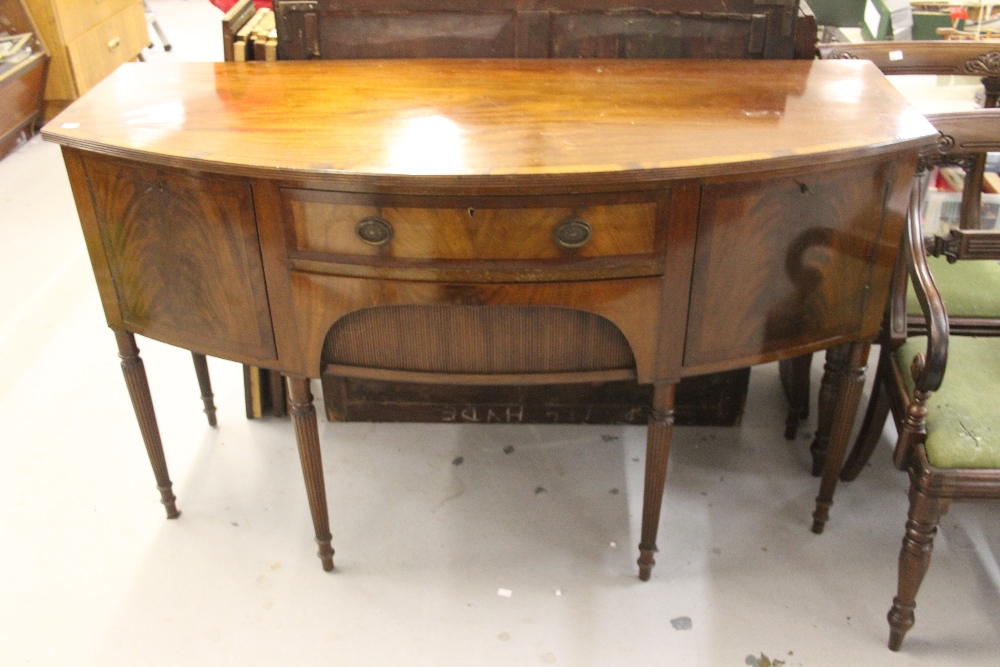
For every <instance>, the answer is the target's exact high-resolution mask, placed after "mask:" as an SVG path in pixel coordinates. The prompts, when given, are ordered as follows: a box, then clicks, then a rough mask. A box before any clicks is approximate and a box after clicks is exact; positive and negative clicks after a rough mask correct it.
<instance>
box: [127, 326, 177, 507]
mask: <svg viewBox="0 0 1000 667" xmlns="http://www.w3.org/2000/svg"><path fill="white" fill-rule="evenodd" d="M115 340H116V341H117V342H118V357H119V358H120V359H121V360H122V374H123V375H124V376H125V386H126V387H128V395H129V398H131V399H132V408H133V410H135V418H136V420H137V421H138V422H139V432H140V433H141V434H142V442H143V444H144V445H145V446H146V454H147V455H148V456H149V462H150V464H151V465H152V466H153V475H154V476H155V477H156V488H158V489H159V490H160V502H162V503H163V506H164V507H165V508H166V510H167V518H168V519H176V518H177V517H179V516H180V515H181V513H180V511H179V510H178V509H177V503H176V500H177V498H175V497H174V492H173V484H172V483H171V481H170V475H169V474H168V473H167V461H166V457H164V455H163V443H162V442H161V441H160V428H159V426H157V424H156V413H155V412H154V411H153V398H152V397H151V396H150V395H149V382H148V381H147V379H146V367H145V366H144V365H143V363H142V358H141V357H140V356H139V348H138V347H137V346H136V344H135V336H134V335H132V334H131V333H129V332H127V331H115Z"/></svg>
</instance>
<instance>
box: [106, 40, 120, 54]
mask: <svg viewBox="0 0 1000 667" xmlns="http://www.w3.org/2000/svg"><path fill="white" fill-rule="evenodd" d="M121 43H122V40H121V38H120V37H115V38H114V39H110V40H108V51H114V50H115V49H117V48H118V47H119V46H121Z"/></svg>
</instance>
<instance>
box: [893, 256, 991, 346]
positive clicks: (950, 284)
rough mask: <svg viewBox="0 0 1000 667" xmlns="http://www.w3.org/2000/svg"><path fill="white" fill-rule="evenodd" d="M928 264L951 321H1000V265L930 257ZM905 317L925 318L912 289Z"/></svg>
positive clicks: (907, 300) (989, 260) (988, 260)
mask: <svg viewBox="0 0 1000 667" xmlns="http://www.w3.org/2000/svg"><path fill="white" fill-rule="evenodd" d="M927 264H928V265H929V266H930V269H931V273H932V274H934V282H935V283H936V284H937V287H938V290H939V291H940V292H941V296H942V297H943V298H944V305H945V308H946V309H947V310H948V317H949V319H954V318H959V317H970V318H984V319H995V320H1000V264H998V263H997V262H995V261H993V260H991V259H981V260H970V261H965V262H955V263H954V264H949V263H948V260H947V259H946V258H944V257H928V258H927ZM906 314H907V315H914V316H918V317H921V318H923V311H921V310H920V304H919V303H917V297H916V296H914V294H913V290H912V289H911V290H909V291H908V292H907V294H906ZM911 358H912V355H911ZM949 363H950V362H949Z"/></svg>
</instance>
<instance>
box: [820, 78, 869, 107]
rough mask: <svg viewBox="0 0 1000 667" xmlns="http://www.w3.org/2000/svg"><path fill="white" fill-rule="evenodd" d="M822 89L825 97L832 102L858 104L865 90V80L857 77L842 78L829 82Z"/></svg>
mask: <svg viewBox="0 0 1000 667" xmlns="http://www.w3.org/2000/svg"><path fill="white" fill-rule="evenodd" d="M822 90H823V98H824V99H828V100H830V101H831V102H844V103H847V104H857V103H858V102H860V101H861V94H862V92H864V82H863V81H861V80H860V79H856V78H849V79H840V80H837V81H831V82H829V83H828V84H827V85H826V86H824V87H823V89H822Z"/></svg>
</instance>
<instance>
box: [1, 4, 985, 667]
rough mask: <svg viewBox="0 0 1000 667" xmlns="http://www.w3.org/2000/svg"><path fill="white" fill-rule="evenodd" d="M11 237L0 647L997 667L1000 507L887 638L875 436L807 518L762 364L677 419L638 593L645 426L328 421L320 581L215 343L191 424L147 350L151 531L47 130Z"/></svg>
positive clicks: (138, 454)
mask: <svg viewBox="0 0 1000 667" xmlns="http://www.w3.org/2000/svg"><path fill="white" fill-rule="evenodd" d="M150 4H151V5H152V6H153V7H154V8H155V9H156V10H157V11H158V12H159V19H160V21H161V23H162V25H163V28H164V29H165V30H166V32H167V34H168V36H169V37H170V38H171V39H172V40H173V43H174V51H173V52H172V53H171V54H164V53H163V52H162V51H161V50H159V49H156V50H154V51H153V52H152V53H151V54H150V58H166V57H169V58H177V59H185V58H186V59H198V58H201V59H218V58H219V56H220V54H221V48H219V46H218V36H217V32H216V31H217V29H218V21H219V19H220V17H221V14H220V13H219V12H218V11H217V10H215V9H214V8H213V7H211V6H210V5H209V4H208V3H207V2H205V1H204V0H158V1H157V0H153V1H152V2H151V3H150ZM0 239H2V241H0V284H2V285H3V286H4V289H2V290H0V313H3V317H2V319H0V372H2V375H0V376H2V377H3V379H4V382H3V384H2V385H0V508H2V509H3V511H2V512H0V545H2V547H0V573H2V574H0V656H2V657H0V663H2V664H4V665H94V666H101V667H109V666H117V665H122V666H134V665H142V666H155V665H165V666H166V665H170V666H172V667H173V666H177V665H231V664H232V665H314V664H315V665H365V666H368V665H380V666H381V665H477V666H478V665H498V666H512V665H538V664H541V665H544V664H558V665H630V666H636V667H638V666H641V665H675V664H677V665H711V666H715V665H733V666H739V665H764V664H768V662H770V664H774V665H778V664H782V661H783V663H784V664H785V665H788V666H789V667H791V666H792V665H809V666H819V665H868V664H876V665H882V664H886V665H996V664H1000V658H998V654H1000V636H998V630H1000V614H998V612H1000V590H998V586H1000V566H998V563H997V553H998V550H1000V537H998V535H997V527H998V516H997V513H996V510H995V508H993V507H990V506H969V505H956V506H955V507H954V508H953V509H952V511H951V513H950V514H949V515H948V516H947V517H946V519H945V521H944V523H943V524H942V527H941V533H940V535H939V537H938V539H937V544H936V550H935V553H934V562H933V564H932V566H931V569H930V572H929V574H928V576H927V580H926V582H925V584H924V587H923V590H922V591H921V595H920V598H919V608H918V610H917V625H916V627H915V628H914V630H913V631H912V632H911V634H910V636H909V638H908V639H907V642H906V644H905V645H904V648H903V651H902V652H901V653H899V654H893V653H890V652H889V651H888V650H887V649H886V648H885V641H886V639H887V634H888V632H887V624H886V621H885V612H886V610H887V609H888V606H889V604H890V601H891V598H892V595H893V593H894V586H895V566H896V556H897V553H898V549H899V542H900V538H901V537H902V532H903V522H904V519H905V514H906V493H905V491H906V479H905V476H904V475H903V474H902V473H899V472H897V471H895V470H894V469H893V468H892V466H891V463H890V451H891V444H892V442H891V439H892V434H891V433H887V434H886V435H885V442H883V444H882V446H881V447H880V450H879V451H878V452H877V453H876V456H875V457H874V460H873V463H872V465H871V467H870V468H869V469H868V470H867V471H866V472H865V474H864V475H863V476H862V477H861V478H860V479H859V480H858V481H856V482H853V483H850V484H844V485H842V486H841V488H840V489H839V491H838V494H837V497H836V504H835V505H834V507H833V514H832V519H831V521H830V523H829V526H828V529H827V531H826V534H824V535H822V536H816V535H813V534H812V533H810V532H809V524H810V513H811V511H812V507H813V498H814V496H815V495H816V491H817V488H818V484H817V481H816V480H815V479H813V478H812V477H810V476H809V474H808V472H807V466H808V462H809V457H808V453H807V449H808V435H807V434H806V433H805V432H803V434H802V435H801V436H800V438H799V439H798V440H797V441H795V442H786V441H785V440H784V439H783V438H782V437H781V431H782V425H783V408H784V406H783V401H782V398H781V394H780V390H779V388H778V381H777V372H776V367H775V366H774V365H768V366H762V367H759V368H756V369H755V370H754V372H753V375H752V380H751V389H750V396H749V400H748V403H747V409H746V417H745V419H744V421H743V424H742V425H741V426H739V427H736V428H678V429H677V430H676V435H675V439H674V446H673V453H672V455H671V469H670V473H669V475H668V479H667V491H666V497H665V499H664V506H663V516H662V521H661V525H660V535H661V539H660V553H659V554H658V556H657V561H658V565H657V567H656V568H655V570H654V572H653V578H652V580H651V581H649V582H648V583H641V582H639V581H638V580H637V578H636V576H635V572H636V568H635V564H634V563H635V558H636V556H637V549H636V544H637V543H638V528H639V512H640V504H641V496H642V494H641V481H642V463H641V461H642V456H643V448H644V437H645V433H644V429H643V428H640V427H622V426H477V425H374V424H330V423H325V422H321V424H320V431H321V438H322V443H323V456H324V469H325V475H326V483H327V490H328V496H329V502H330V509H331V523H332V529H333V534H334V545H335V547H336V549H337V556H336V559H337V570H336V572H334V573H332V574H326V573H324V572H322V571H321V569H320V566H319V560H318V559H317V558H316V557H315V544H314V543H313V541H312V539H311V535H312V528H311V523H310V518H309V511H308V507H307V504H306V497H305V492H304V488H303V484H302V479H301V472H300V468H299V463H298V458H297V455H296V450H295V444H294V437H293V434H292V429H291V424H290V423H288V422H287V421H278V420H263V421H256V422H248V421H247V420H246V419H245V418H244V416H243V406H242V377H241V373H240V368H239V367H238V366H237V365H235V364H232V363H229V362H224V361H219V360H216V359H212V360H210V365H211V371H212V376H213V382H214V385H215V391H216V398H217V403H218V405H219V410H220V412H219V426H218V428H215V429H213V428H209V427H208V426H207V425H206V423H205V420H204V418H203V415H201V413H200V409H201V405H200V400H199V398H198V391H197V385H196V382H195V377H194V372H193V369H192V368H191V364H190V356H189V355H188V354H187V353H186V352H184V351H182V350H178V349H173V348H170V347H167V346H164V345H161V344H158V343H154V342H152V341H145V340H142V339H140V347H141V348H142V352H143V355H144V358H145V360H146V365H147V370H148V373H149V377H150V381H151V384H152V391H153V397H154V401H155V403H156V407H157V411H158V412H157V414H158V417H159V420H160V427H161V431H162V434H163V439H164V443H165V448H166V451H167V457H168V462H169V465H170V469H171V474H172V477H173V479H174V483H175V487H174V488H175V491H176V493H177V496H178V502H179V506H180V508H181V510H182V511H183V515H182V516H181V518H180V519H179V520H177V521H167V520H165V519H164V514H163V510H162V507H161V506H160V504H159V503H158V494H157V492H156V489H155V486H154V482H153V477H152V474H151V472H150V469H149V464H148V461H147V459H146V455H145V452H144V450H143V447H142V444H141V441H140V439H139V433H138V429H137V427H136V425H135V420H134V417H133V415H132V410H131V406H130V404H129V401H128V397H127V395H126V392H125V386H124V383H123V381H122V378H121V374H120V371H119V367H118V363H117V362H118V360H117V358H116V350H115V345H114V340H113V337H112V335H111V333H110V332H109V331H108V329H107V328H106V326H105V323H104V321H103V316H102V312H101V306H100V301H99V299H98V296H97V291H96V289H95V284H94V280H93V276H92V273H91V271H90V266H89V262H88V259H87V255H86V252H85V249H84V245H83V241H82V237H81V234H80V231H79V227H78V222H77V219H76V214H75V209H74V206H73V202H72V198H71V196H70V192H69V187H68V184H67V180H66V176H65V172H64V170H63V167H62V163H61V159H60V154H59V151H58V149H57V148H56V147H55V146H53V145H50V144H46V143H44V142H41V141H39V140H37V139H36V140H33V141H31V142H30V143H29V144H27V145H26V146H24V147H22V148H21V149H20V150H18V151H17V152H16V153H14V154H13V155H11V156H9V157H8V158H6V159H5V160H3V161H2V162H0ZM819 373H820V368H819V366H816V367H815V368H814V373H813V379H814V386H815V384H817V383H818V380H819ZM813 428H814V424H812V423H810V424H809V425H807V427H806V429H804V431H810V430H812V429H813ZM509 446H512V447H513V451H511V452H510V453H505V449H508V448H509ZM457 457H462V458H463V463H462V464H461V465H458V466H456V465H454V463H453V462H454V461H455V459H456V458H457ZM539 487H541V488H543V489H544V491H541V492H539V491H538V489H539ZM501 589H504V591H509V592H510V594H509V595H501V594H500V593H501V592H503V591H501ZM765 657H766V660H765Z"/></svg>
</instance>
